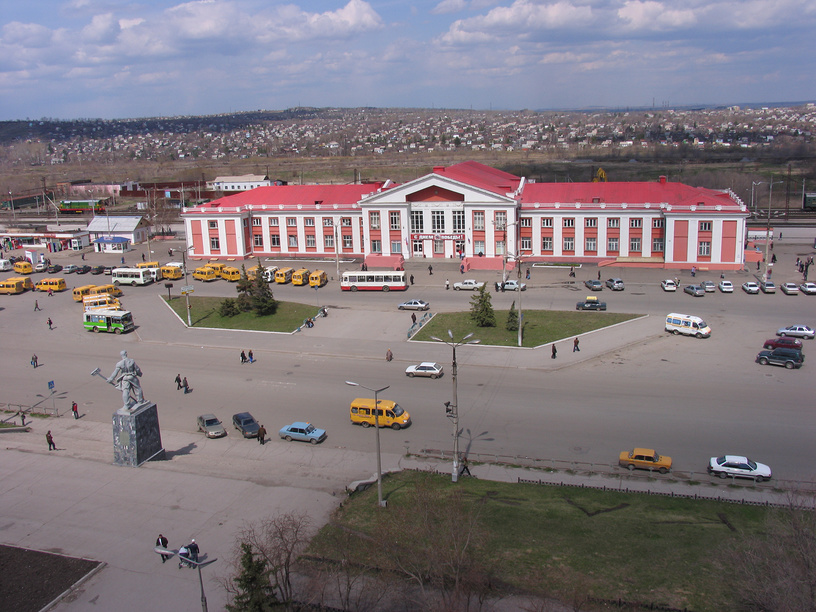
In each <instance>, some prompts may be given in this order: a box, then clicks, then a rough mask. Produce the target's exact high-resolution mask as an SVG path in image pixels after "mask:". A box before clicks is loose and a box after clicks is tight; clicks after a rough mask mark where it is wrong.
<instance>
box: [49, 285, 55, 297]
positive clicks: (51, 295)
mask: <svg viewBox="0 0 816 612" xmlns="http://www.w3.org/2000/svg"><path fill="white" fill-rule="evenodd" d="M48 297H54V290H53V289H51V287H49V288H48Z"/></svg>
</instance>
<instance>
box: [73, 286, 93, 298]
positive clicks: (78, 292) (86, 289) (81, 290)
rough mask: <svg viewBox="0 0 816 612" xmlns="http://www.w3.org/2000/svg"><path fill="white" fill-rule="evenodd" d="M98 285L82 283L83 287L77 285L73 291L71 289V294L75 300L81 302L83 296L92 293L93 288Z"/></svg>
mask: <svg viewBox="0 0 816 612" xmlns="http://www.w3.org/2000/svg"><path fill="white" fill-rule="evenodd" d="M94 287H96V285H82V287H77V288H76V289H74V290H73V291H71V295H72V296H73V297H74V301H75V302H81V301H82V298H84V297H85V296H86V295H88V294H90V292H91V289H93V288H94Z"/></svg>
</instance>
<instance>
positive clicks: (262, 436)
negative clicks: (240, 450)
mask: <svg viewBox="0 0 816 612" xmlns="http://www.w3.org/2000/svg"><path fill="white" fill-rule="evenodd" d="M258 444H261V445H263V444H266V427H264V426H263V425H261V427H260V428H259V429H258Z"/></svg>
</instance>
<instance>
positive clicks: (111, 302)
mask: <svg viewBox="0 0 816 612" xmlns="http://www.w3.org/2000/svg"><path fill="white" fill-rule="evenodd" d="M82 306H83V307H84V308H85V310H95V309H99V308H105V309H108V310H123V308H122V303H121V302H120V301H119V300H118V299H116V298H115V297H113V296H112V295H110V294H109V293H99V294H97V295H86V296H85V297H84V298H82Z"/></svg>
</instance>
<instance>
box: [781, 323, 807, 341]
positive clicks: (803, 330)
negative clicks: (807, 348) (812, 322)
mask: <svg viewBox="0 0 816 612" xmlns="http://www.w3.org/2000/svg"><path fill="white" fill-rule="evenodd" d="M776 335H777V336H791V337H793V338H809V339H810V340H813V337H814V336H816V332H814V331H813V328H812V327H808V326H807V325H788V326H787V327H783V328H782V329H780V330H779V331H777V332H776Z"/></svg>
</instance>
